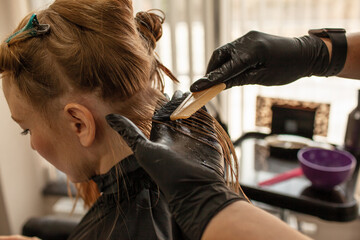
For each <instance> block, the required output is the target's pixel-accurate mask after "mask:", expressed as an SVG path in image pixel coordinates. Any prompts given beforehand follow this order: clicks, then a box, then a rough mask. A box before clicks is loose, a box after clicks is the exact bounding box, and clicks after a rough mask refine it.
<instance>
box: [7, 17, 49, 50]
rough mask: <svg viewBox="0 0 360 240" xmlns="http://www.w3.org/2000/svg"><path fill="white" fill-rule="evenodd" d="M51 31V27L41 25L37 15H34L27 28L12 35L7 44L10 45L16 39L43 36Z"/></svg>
mask: <svg viewBox="0 0 360 240" xmlns="http://www.w3.org/2000/svg"><path fill="white" fill-rule="evenodd" d="M49 30H50V25H49V24H40V23H39V21H38V19H37V17H36V14H35V13H34V14H33V15H32V16H31V18H30V19H29V22H28V23H27V24H26V25H25V27H23V28H22V29H20V30H19V31H17V32H16V33H14V34H13V35H11V36H10V37H9V38H8V39H7V40H6V41H5V42H6V43H9V42H10V41H11V40H12V39H14V38H15V37H21V38H27V37H35V36H39V35H43V34H45V33H47V32H48V31H49ZM21 33H23V34H21Z"/></svg>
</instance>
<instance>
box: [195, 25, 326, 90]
mask: <svg viewBox="0 0 360 240" xmlns="http://www.w3.org/2000/svg"><path fill="white" fill-rule="evenodd" d="M328 66H329V53H328V49H327V47H326V45H325V43H324V42H323V41H322V40H321V39H319V38H317V37H313V36H303V37H299V38H287V37H279V36H274V35H270V34H266V33H262V32H256V31H251V32H249V33H247V34H246V35H244V36H242V37H240V38H239V39H237V40H235V41H233V42H231V43H228V44H226V45H224V46H222V47H220V48H218V49H216V50H215V51H214V52H213V55H212V57H211V59H210V61H209V64H208V67H207V71H206V75H205V77H203V78H201V79H199V80H198V81H196V82H195V83H193V84H192V85H191V87H190V90H191V91H193V92H194V91H201V90H204V89H206V88H209V87H211V86H213V85H216V84H219V83H225V84H226V88H231V87H233V86H240V85H245V84H260V85H266V86H271V85H283V84H288V83H291V82H293V81H295V80H297V79H299V78H301V77H305V76H311V75H318V76H322V75H323V74H324V73H325V72H326V69H327V67H328Z"/></svg>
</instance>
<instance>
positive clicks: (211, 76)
mask: <svg viewBox="0 0 360 240" xmlns="http://www.w3.org/2000/svg"><path fill="white" fill-rule="evenodd" d="M237 65H238V64H235V63H234V60H232V59H231V60H229V61H227V62H225V63H224V64H223V65H222V66H221V67H219V68H217V69H215V70H214V71H212V72H210V73H208V74H207V75H206V76H205V77H202V78H200V79H199V80H198V81H196V82H194V83H193V84H192V85H191V86H190V91H192V92H197V91H202V90H205V89H207V88H209V87H212V86H214V85H216V84H219V83H225V84H226V82H227V81H228V80H229V79H232V78H234V77H236V76H237V75H239V74H241V73H242V72H243V71H245V70H246V68H247V66H245V65H244V67H242V66H237Z"/></svg>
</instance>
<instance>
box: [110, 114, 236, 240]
mask: <svg viewBox="0 0 360 240" xmlns="http://www.w3.org/2000/svg"><path fill="white" fill-rule="evenodd" d="M106 119H107V121H108V123H109V124H110V126H111V127H112V128H113V129H115V130H116V131H117V132H118V133H119V134H120V135H121V136H122V137H123V139H124V140H125V141H126V142H127V143H128V145H129V146H130V147H131V149H132V150H133V152H134V154H135V157H136V159H137V160H138V162H139V164H140V165H141V166H142V167H143V168H144V169H145V170H146V171H147V172H148V174H149V175H150V176H151V177H152V178H153V180H154V181H155V182H156V183H157V184H158V185H159V187H160V189H161V191H162V192H163V193H164V195H165V197H166V199H167V200H168V202H169V209H170V211H171V213H172V214H173V216H174V218H175V220H176V222H177V223H178V225H179V226H180V228H181V229H182V231H183V232H184V234H185V235H186V236H187V237H188V238H189V239H200V238H201V236H202V233H203V231H204V230H205V227H206V225H207V223H208V222H209V221H210V220H211V218H212V217H213V216H214V215H215V214H216V213H217V212H219V211H220V210H221V209H223V208H224V207H226V206H227V205H228V204H230V203H232V202H234V201H237V200H240V199H241V198H240V197H239V195H237V194H236V193H234V192H232V191H230V190H229V189H228V188H227V186H226V184H225V180H224V177H223V168H222V166H221V165H222V163H223V156H222V154H221V150H220V149H221V148H220V146H219V144H217V143H216V142H211V140H209V139H207V140H206V139H205V138H203V139H201V140H202V141H204V140H206V143H210V144H211V145H213V146H214V148H212V147H210V146H208V145H207V144H204V143H203V142H200V141H197V140H195V139H193V138H192V137H195V138H198V137H199V136H198V135H196V132H193V131H192V130H190V129H188V128H187V127H186V126H184V125H182V126H176V124H174V122H167V124H170V125H173V126H174V127H176V128H177V129H178V130H180V131H182V132H186V133H188V134H190V135H191V137H189V136H187V135H184V134H183V133H180V132H179V131H176V130H174V129H173V128H172V127H169V126H166V125H164V124H161V123H154V124H153V128H152V130H151V140H148V139H147V138H146V137H145V136H144V134H143V133H142V132H141V131H140V130H139V129H138V128H137V127H136V126H135V125H134V124H133V123H132V122H131V121H130V120H128V119H127V118H125V117H123V116H120V115H116V114H110V115H108V116H107V117H106ZM219 150H220V152H219Z"/></svg>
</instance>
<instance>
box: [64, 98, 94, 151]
mask: <svg viewBox="0 0 360 240" xmlns="http://www.w3.org/2000/svg"><path fill="white" fill-rule="evenodd" d="M64 113H65V116H66V117H67V119H68V120H69V124H70V128H71V130H72V131H74V133H75V134H76V135H77V136H78V138H79V141H80V143H81V145H83V146H84V147H89V146H90V145H91V144H92V143H93V142H94V139H95V132H96V125H95V120H94V116H93V114H92V113H91V112H90V110H89V109H88V108H87V107H85V106H84V105H81V104H77V103H68V104H67V105H66V106H65V108H64Z"/></svg>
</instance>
